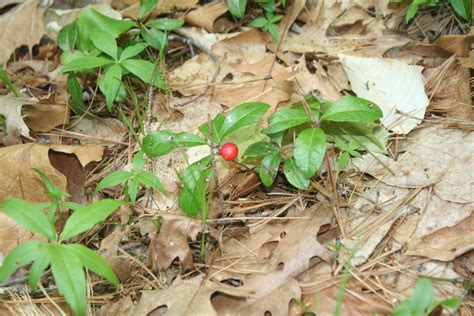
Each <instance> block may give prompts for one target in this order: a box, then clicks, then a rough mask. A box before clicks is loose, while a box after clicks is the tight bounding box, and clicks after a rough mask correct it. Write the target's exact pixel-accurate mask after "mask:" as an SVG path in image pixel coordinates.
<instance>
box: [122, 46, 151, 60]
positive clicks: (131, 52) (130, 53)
mask: <svg viewBox="0 0 474 316" xmlns="http://www.w3.org/2000/svg"><path fill="white" fill-rule="evenodd" d="M147 46H148V45H147V44H145V43H138V44H135V45H132V46H129V47H127V48H125V49H124V50H123V52H122V54H121V55H120V60H121V61H122V60H125V59H129V58H132V57H134V56H137V55H138V54H140V53H141V52H142V51H143V50H144V49H145V48H146V47H147Z"/></svg>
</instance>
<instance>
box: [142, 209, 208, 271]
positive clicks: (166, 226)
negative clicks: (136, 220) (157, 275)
mask: <svg viewBox="0 0 474 316" xmlns="http://www.w3.org/2000/svg"><path fill="white" fill-rule="evenodd" d="M160 217H161V221H162V226H161V228H160V232H159V233H158V235H157V236H156V237H154V238H153V239H152V240H151V243H150V255H149V257H150V260H151V261H152V264H153V266H154V268H155V270H157V271H160V270H167V269H168V268H169V266H170V265H171V264H172V263H173V261H174V260H175V259H177V258H178V259H179V261H180V263H181V265H182V267H183V269H184V270H189V269H191V268H192V267H193V255H192V252H191V248H189V244H188V238H191V240H193V241H195V240H196V237H197V235H198V234H199V233H200V232H201V229H202V225H201V221H200V220H196V219H192V218H189V217H186V216H184V215H169V214H162V215H161V216H160Z"/></svg>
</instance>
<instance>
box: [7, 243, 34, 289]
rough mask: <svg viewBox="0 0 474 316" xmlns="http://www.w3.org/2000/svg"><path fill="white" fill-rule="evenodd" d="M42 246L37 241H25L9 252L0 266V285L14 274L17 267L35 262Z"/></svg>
mask: <svg viewBox="0 0 474 316" xmlns="http://www.w3.org/2000/svg"><path fill="white" fill-rule="evenodd" d="M42 244H43V243H42V242H39V241H37V240H31V241H25V242H22V243H21V244H19V245H18V246H16V248H14V249H13V250H11V251H10V252H9V253H8V255H7V256H6V257H5V259H4V260H3V264H2V266H0V284H2V283H3V282H5V280H6V279H7V278H8V277H9V276H10V275H11V274H12V273H13V272H15V270H16V269H17V266H18V265H25V264H27V263H29V262H31V261H33V260H35V259H36V257H37V256H38V255H39V253H40V252H41V249H40V247H41V245H42Z"/></svg>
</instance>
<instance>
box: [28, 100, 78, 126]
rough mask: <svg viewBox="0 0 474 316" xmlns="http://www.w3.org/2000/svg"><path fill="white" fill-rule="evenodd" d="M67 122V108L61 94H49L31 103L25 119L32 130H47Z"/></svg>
mask: <svg viewBox="0 0 474 316" xmlns="http://www.w3.org/2000/svg"><path fill="white" fill-rule="evenodd" d="M68 122H69V108H68V106H67V104H66V101H65V100H63V98H62V97H61V96H54V95H53V96H51V97H49V98H48V99H44V100H40V101H39V102H38V103H35V104H33V105H31V107H30V108H29V109H28V113H27V117H26V119H25V123H26V125H27V126H28V127H29V128H31V130H32V131H34V132H49V131H50V130H52V129H53V128H55V127H56V126H60V125H65V124H67V123H68Z"/></svg>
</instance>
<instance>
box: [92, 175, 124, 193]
mask: <svg viewBox="0 0 474 316" xmlns="http://www.w3.org/2000/svg"><path fill="white" fill-rule="evenodd" d="M131 177H133V173H131V172H128V171H114V172H112V173H109V174H108V175H106V176H105V177H104V178H103V179H102V181H100V182H99V184H98V185H97V187H96V188H95V190H96V191H97V192H98V191H100V190H102V189H105V188H110V187H113V186H115V185H117V184H123V183H124V182H125V181H127V180H128V179H130V178H131Z"/></svg>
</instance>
